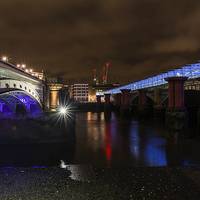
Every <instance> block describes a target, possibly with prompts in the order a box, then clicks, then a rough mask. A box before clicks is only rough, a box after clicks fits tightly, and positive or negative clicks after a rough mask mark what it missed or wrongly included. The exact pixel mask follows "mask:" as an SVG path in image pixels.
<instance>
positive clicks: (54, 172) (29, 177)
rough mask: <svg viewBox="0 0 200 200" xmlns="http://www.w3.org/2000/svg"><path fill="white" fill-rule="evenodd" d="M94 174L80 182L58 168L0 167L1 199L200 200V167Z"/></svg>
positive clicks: (102, 169) (109, 170)
mask: <svg viewBox="0 0 200 200" xmlns="http://www.w3.org/2000/svg"><path fill="white" fill-rule="evenodd" d="M91 170H92V169H91ZM93 172H94V176H93V177H92V176H91V177H90V178H89V179H85V181H77V180H73V179H71V177H70V174H71V173H70V171H69V170H67V169H63V168H58V167H49V168H46V167H44V168H0V174H1V175H0V176H1V177H0V178H1V181H0V199H59V200H60V199H91V200H92V199H104V200H107V199H108V200H111V199H173V198H174V199H200V166H181V167H133V168H112V169H111V168H110V169H109V168H95V169H93Z"/></svg>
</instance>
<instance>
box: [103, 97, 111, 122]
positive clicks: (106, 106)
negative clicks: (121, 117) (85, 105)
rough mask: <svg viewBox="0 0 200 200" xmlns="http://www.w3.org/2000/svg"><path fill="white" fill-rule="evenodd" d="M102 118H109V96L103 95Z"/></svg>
mask: <svg viewBox="0 0 200 200" xmlns="http://www.w3.org/2000/svg"><path fill="white" fill-rule="evenodd" d="M104 117H105V118H106V119H108V118H111V103H110V94H105V104H104Z"/></svg>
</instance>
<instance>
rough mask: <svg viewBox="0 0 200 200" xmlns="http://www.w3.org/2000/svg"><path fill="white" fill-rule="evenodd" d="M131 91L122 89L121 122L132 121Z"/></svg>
mask: <svg viewBox="0 0 200 200" xmlns="http://www.w3.org/2000/svg"><path fill="white" fill-rule="evenodd" d="M130 91H131V90H129V89H122V90H121V92H122V98H121V106H120V119H121V120H131V118H132V113H131V106H130Z"/></svg>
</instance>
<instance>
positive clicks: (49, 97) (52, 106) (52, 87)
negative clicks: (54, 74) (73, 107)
mask: <svg viewBox="0 0 200 200" xmlns="http://www.w3.org/2000/svg"><path fill="white" fill-rule="evenodd" d="M45 83H46V84H45V86H44V93H45V97H46V98H45V105H46V108H45V110H46V111H54V110H56V109H57V107H58V106H61V105H65V103H66V100H67V98H68V86H67V85H63V83H62V78H46V81H45Z"/></svg>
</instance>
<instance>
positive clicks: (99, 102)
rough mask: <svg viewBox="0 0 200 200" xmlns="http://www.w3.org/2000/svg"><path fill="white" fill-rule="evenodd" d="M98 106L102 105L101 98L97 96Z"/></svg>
mask: <svg viewBox="0 0 200 200" xmlns="http://www.w3.org/2000/svg"><path fill="white" fill-rule="evenodd" d="M97 104H101V96H97Z"/></svg>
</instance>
